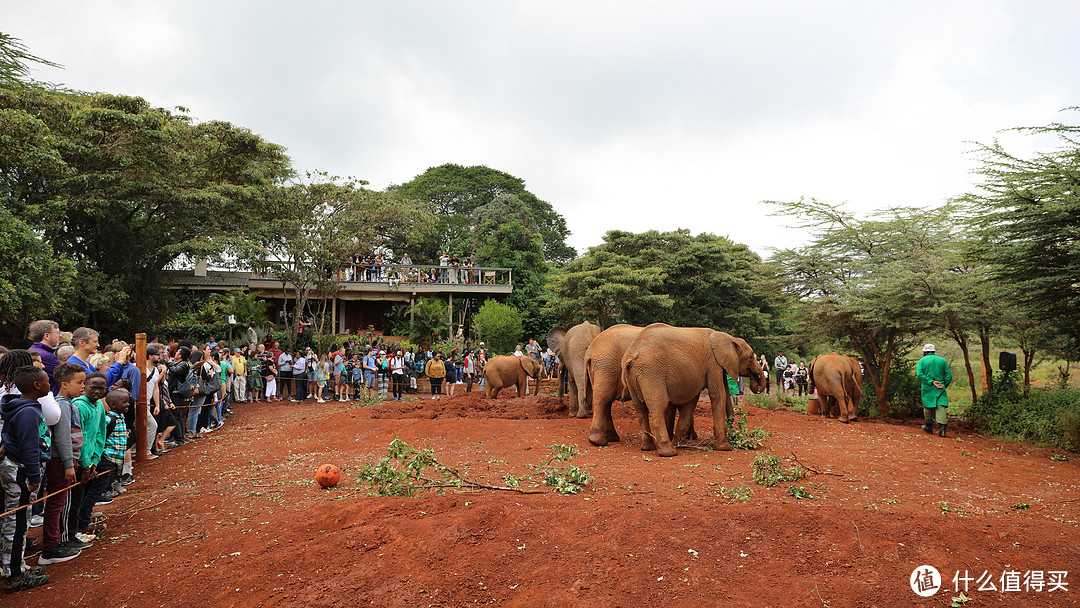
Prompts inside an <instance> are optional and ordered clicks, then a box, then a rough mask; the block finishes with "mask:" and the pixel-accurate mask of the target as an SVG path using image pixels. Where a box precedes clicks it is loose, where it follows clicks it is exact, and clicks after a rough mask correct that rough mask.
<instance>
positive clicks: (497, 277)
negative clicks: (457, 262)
mask: <svg viewBox="0 0 1080 608" xmlns="http://www.w3.org/2000/svg"><path fill="white" fill-rule="evenodd" d="M282 264H284V263H283V262H279V263H276V264H271V265H270V266H268V267H266V268H262V269H258V270H255V271H254V272H252V275H251V276H252V278H253V279H262V280H276V281H280V280H281V277H280V275H279V274H278V273H276V272H275V267H277V266H280V265H282ZM336 275H337V280H338V281H339V282H341V283H346V284H365V283H368V284H373V283H384V284H389V285H390V287H396V286H398V285H403V284H405V285H410V284H411V285H480V286H483V285H506V286H512V285H513V269H511V268H496V267H490V266H438V265H432V264H381V265H373V264H346V265H345V266H343V267H342V268H341V269H340V270H337V271H336Z"/></svg>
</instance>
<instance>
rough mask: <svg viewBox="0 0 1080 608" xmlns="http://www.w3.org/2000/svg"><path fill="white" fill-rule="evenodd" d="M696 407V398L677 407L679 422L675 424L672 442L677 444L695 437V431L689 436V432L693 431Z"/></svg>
mask: <svg viewBox="0 0 1080 608" xmlns="http://www.w3.org/2000/svg"><path fill="white" fill-rule="evenodd" d="M696 407H697V399H695V400H694V401H691V402H690V403H684V404H682V405H680V406H679V407H678V410H679V423H678V424H677V425H676V426H675V430H674V433H673V435H672V437H673V443H674V444H675V445H679V444H680V443H682V442H683V441H684V440H687V439H691V440H693V439H697V433H694V437H693V438H691V437H690V433H692V432H693V431H694V409H695V408H696Z"/></svg>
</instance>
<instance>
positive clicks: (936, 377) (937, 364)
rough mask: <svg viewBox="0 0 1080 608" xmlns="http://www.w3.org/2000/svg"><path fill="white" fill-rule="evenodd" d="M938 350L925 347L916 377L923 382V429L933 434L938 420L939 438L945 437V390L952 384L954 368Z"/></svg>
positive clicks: (946, 399) (946, 404)
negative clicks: (935, 421)
mask: <svg viewBox="0 0 1080 608" xmlns="http://www.w3.org/2000/svg"><path fill="white" fill-rule="evenodd" d="M936 350H937V349H936V348H935V347H934V345H933V344H927V345H925V346H923V356H922V359H919V362H918V364H916V365H915V375H916V376H918V377H919V380H921V381H922V404H923V418H925V419H926V424H924V425H923V427H922V428H923V430H924V431H926V432H927V433H931V434H932V433H933V432H934V418H937V423H938V436H939V437H944V436H945V427H946V422H947V421H948V415H949V412H948V409H949V395H948V393H947V392H946V390H945V389H947V388H949V383H950V382H952V368H951V367H950V366H949V362H948V361H946V360H945V358H944V357H939V356H938V355H937V353H936V352H935V351H936Z"/></svg>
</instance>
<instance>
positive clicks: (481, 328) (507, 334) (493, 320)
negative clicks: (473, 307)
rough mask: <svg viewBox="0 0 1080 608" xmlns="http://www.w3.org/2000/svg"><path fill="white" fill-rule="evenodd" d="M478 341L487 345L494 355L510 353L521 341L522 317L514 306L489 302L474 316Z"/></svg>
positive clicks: (474, 329) (474, 326) (474, 327)
mask: <svg viewBox="0 0 1080 608" xmlns="http://www.w3.org/2000/svg"><path fill="white" fill-rule="evenodd" d="M472 321H473V331H475V332H476V337H477V340H482V341H484V342H486V343H487V345H488V346H489V347H490V348H491V350H492V352H494V353H508V352H512V351H513V350H514V346H515V345H516V344H517V343H518V342H520V341H521V337H522V326H521V315H519V314H518V311H517V310H516V309H515V308H514V307H513V306H508V305H506V304H502V303H500V302H497V301H495V300H488V301H486V302H484V304H483V305H482V306H481V307H480V310H479V311H477V313H476V314H474V315H473V318H472Z"/></svg>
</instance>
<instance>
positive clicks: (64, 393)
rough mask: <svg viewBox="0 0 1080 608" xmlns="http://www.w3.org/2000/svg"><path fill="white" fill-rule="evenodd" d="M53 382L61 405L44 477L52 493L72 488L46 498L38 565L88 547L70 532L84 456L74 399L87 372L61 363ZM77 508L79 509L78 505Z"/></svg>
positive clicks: (67, 557) (63, 559) (61, 559)
mask: <svg viewBox="0 0 1080 608" xmlns="http://www.w3.org/2000/svg"><path fill="white" fill-rule="evenodd" d="M53 381H54V382H56V384H58V385H59V388H60V390H59V394H57V396H56V401H57V402H58V403H59V404H60V420H59V421H58V422H57V423H56V424H54V425H53V426H51V427H49V431H50V432H51V434H52V455H51V457H50V458H49V461H48V463H47V464H46V465H45V476H46V479H47V482H48V486H49V488H50V490H51V491H55V490H57V489H59V488H69V489H68V490H66V491H63V492H60V493H58V494H52V495H51V496H49V497H48V498H46V499H45V525H44V527H43V528H42V541H43V542H42V552H41V556H40V557H39V558H38V564H40V565H48V564H57V563H60V562H66V561H68V560H71V559H75V558H76V557H78V556H79V553H80V552H81V551H82V549H84V548H86V547H89V546H90V544H89V543H84V542H82V541H80V540H78V539H77V538H75V537H74V536H71V535H70V533H69V530H68V525H67V522H68V519H69V518H70V516H71V500H70V494H71V490H70V486H72V485H74V484H75V482H76V479H77V477H76V471H75V467H76V465H77V464H78V462H79V455H80V454H81V453H82V443H83V438H82V423H81V422H80V421H79V410H78V408H76V407H75V406H74V405H73V404H72V403H71V400H72V399H75V398H77V397H79V396H81V395H82V394H83V383H84V382H85V381H86V372H85V371H84V370H83V368H82V366H81V365H77V364H75V363H61V364H60V365H57V366H56V368H55V369H54V370H53ZM76 508H78V506H76Z"/></svg>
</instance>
